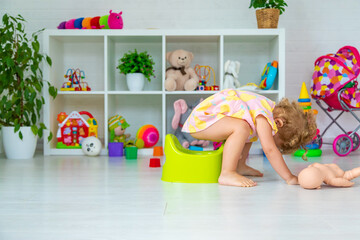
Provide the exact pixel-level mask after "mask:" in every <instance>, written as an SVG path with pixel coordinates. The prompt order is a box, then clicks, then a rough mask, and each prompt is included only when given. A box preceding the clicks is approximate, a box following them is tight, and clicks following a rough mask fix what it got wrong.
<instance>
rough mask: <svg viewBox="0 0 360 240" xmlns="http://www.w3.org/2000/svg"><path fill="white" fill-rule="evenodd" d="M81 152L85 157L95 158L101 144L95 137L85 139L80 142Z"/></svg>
mask: <svg viewBox="0 0 360 240" xmlns="http://www.w3.org/2000/svg"><path fill="white" fill-rule="evenodd" d="M81 148H82V151H83V152H84V154H85V155H87V156H97V155H99V154H100V151H101V142H100V140H99V139H98V138H96V137H87V138H85V139H84V141H83V142H82V146H81Z"/></svg>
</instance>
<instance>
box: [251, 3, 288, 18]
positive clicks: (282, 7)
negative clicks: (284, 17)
mask: <svg viewBox="0 0 360 240" xmlns="http://www.w3.org/2000/svg"><path fill="white" fill-rule="evenodd" d="M287 6H288V5H287V4H286V2H285V1H284V0H251V1H250V6H249V8H252V7H253V8H255V9H257V8H260V9H265V8H275V9H279V10H280V15H281V14H282V13H283V12H285V7H287Z"/></svg>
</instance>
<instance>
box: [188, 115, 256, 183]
mask: <svg viewBox="0 0 360 240" xmlns="http://www.w3.org/2000/svg"><path fill="white" fill-rule="evenodd" d="M249 134H250V126H249V125H248V123H247V122H245V121H244V120H241V119H237V118H232V117H224V118H222V119H220V120H219V121H218V122H216V123H214V124H213V125H211V126H210V127H208V128H207V129H205V130H203V131H200V132H197V133H192V134H191V135H192V136H193V137H195V138H197V139H205V140H210V141H216V142H220V141H223V140H226V142H225V144H224V152H223V161H222V167H221V174H220V177H219V180H218V181H219V184H222V185H231V186H238V187H252V186H255V185H256V183H255V182H254V181H252V180H251V179H248V178H246V177H244V176H242V175H240V174H238V173H237V171H236V170H237V166H238V161H239V159H240V157H241V153H242V151H243V148H244V146H245V142H246V140H247V138H248V137H249Z"/></svg>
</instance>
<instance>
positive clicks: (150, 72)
mask: <svg viewBox="0 0 360 240" xmlns="http://www.w3.org/2000/svg"><path fill="white" fill-rule="evenodd" d="M154 65H155V63H154V61H153V59H152V57H151V56H150V55H149V54H148V53H147V52H146V51H145V52H140V53H138V51H137V50H136V49H135V50H134V51H129V52H128V53H125V54H124V56H123V57H122V58H121V59H120V60H119V65H118V66H117V68H118V69H119V70H120V73H123V74H125V75H126V74H129V73H142V74H144V76H145V78H146V79H147V80H148V81H149V82H151V78H150V77H151V76H153V77H155V74H154V72H155V71H154Z"/></svg>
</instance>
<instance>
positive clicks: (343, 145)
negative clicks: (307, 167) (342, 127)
mask: <svg viewBox="0 0 360 240" xmlns="http://www.w3.org/2000/svg"><path fill="white" fill-rule="evenodd" d="M352 148H353V141H352V139H351V137H349V136H348V135H346V134H341V135H339V136H337V137H336V138H335V140H334V142H333V150H334V152H335V153H336V154H337V155H339V156H340V157H344V156H346V155H348V154H349V153H350V152H351V150H352Z"/></svg>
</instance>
